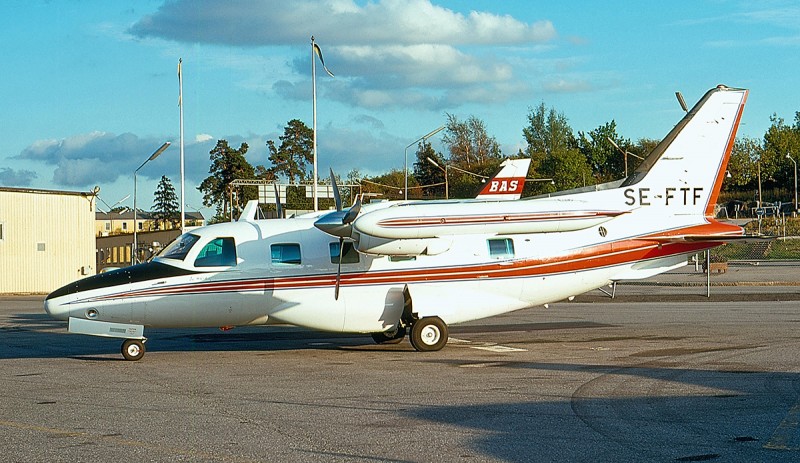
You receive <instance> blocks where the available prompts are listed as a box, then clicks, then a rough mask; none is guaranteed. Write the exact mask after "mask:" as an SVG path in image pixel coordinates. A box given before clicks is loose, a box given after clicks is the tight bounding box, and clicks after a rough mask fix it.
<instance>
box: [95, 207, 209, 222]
mask: <svg viewBox="0 0 800 463" xmlns="http://www.w3.org/2000/svg"><path fill="white" fill-rule="evenodd" d="M185 215H186V219H187V220H205V217H203V214H202V213H201V212H199V211H197V212H191V211H186V212H185ZM153 219H154V217H153V213H152V212H151V211H143V210H141V209H140V210H139V211H138V212H137V213H136V220H153ZM95 220H133V211H132V210H131V209H127V210H126V211H125V212H122V213H118V212H102V211H97V212H95Z"/></svg>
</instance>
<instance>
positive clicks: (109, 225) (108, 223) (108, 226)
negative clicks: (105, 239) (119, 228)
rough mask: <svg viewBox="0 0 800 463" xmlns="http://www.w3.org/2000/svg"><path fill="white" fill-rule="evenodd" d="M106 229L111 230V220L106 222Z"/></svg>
mask: <svg viewBox="0 0 800 463" xmlns="http://www.w3.org/2000/svg"><path fill="white" fill-rule="evenodd" d="M106 231H111V222H106Z"/></svg>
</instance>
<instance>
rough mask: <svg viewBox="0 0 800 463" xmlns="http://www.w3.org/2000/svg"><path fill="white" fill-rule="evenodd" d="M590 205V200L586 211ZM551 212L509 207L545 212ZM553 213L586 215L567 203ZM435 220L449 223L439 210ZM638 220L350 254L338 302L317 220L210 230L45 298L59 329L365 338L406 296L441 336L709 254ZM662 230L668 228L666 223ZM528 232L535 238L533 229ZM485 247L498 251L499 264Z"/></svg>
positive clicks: (327, 239)
mask: <svg viewBox="0 0 800 463" xmlns="http://www.w3.org/2000/svg"><path fill="white" fill-rule="evenodd" d="M598 194H599V193H593V195H594V198H595V199H597V197H598ZM614 194H616V195H617V196H618V199H617V200H616V201H602V202H603V203H605V204H606V205H608V204H613V203H617V204H618V205H620V206H621V205H622V202H623V201H624V197H622V196H620V195H621V194H622V192H621V191H620V190H610V191H608V192H605V194H604V195H601V196H608V197H609V199H610V198H611V197H612V196H613V195H614ZM558 202H559V200H557V199H542V200H530V201H520V202H518V203H527V206H526V207H527V209H528V210H535V209H542V212H545V209H552V208H553V206H555V205H556V203H558ZM560 202H562V203H564V204H569V203H571V204H575V205H578V206H582V207H581V208H580V210H582V211H587V210H591V208H589V209H587V206H588V205H589V204H586V203H582V202H581V201H576V200H575V198H570V199H569V200H563V201H560ZM537 203H538V204H537ZM504 204H509V203H499V202H498V203H494V206H495V207H496V208H498V209H503V208H504V207H506V206H504ZM564 204H562V206H563V205H564ZM537 205H540V207H536V206H537ZM385 207H387V206H386V205H380V206H378V207H377V208H385ZM396 207H412V206H409V205H402V206H401V205H397V206H396ZM365 208H366V209H369V207H368V206H365ZM562 209H563V208H562ZM572 209H573V210H578V208H577V207H573V208H572ZM629 209H632V207H629ZM439 210H440V212H441V213H443V214H444V215H447V211H448V207H447V206H446V205H443V206H441V207H440V208H439ZM644 212H645V211H641V210H640V211H639V213H638V214H631V213H628V214H621V215H618V216H616V217H613V218H609V219H607V220H604V221H603V225H602V227H603V229H604V230H605V231H604V233H605V236H601V234H600V232H599V231H598V230H599V228H598V227H597V226H596V223H595V222H594V221H591V220H590V221H589V222H587V227H586V228H584V229H580V230H573V231H568V232H552V233H541V232H536V233H528V234H513V235H498V234H496V233H487V234H481V233H474V232H473V230H470V232H471V233H469V234H463V235H451V236H446V237H443V238H437V239H443V240H445V241H446V242H447V243H448V244H447V246H446V250H445V251H443V252H440V253H437V254H435V255H417V256H409V257H400V256H373V255H369V254H362V253H352V255H355V256H356V258H357V259H358V262H356V263H351V262H349V261H348V260H345V261H344V262H343V263H342V265H341V281H340V294H339V298H338V300H337V299H335V298H334V285H335V282H336V273H337V266H338V259H337V258H336V257H335V256H336V255H337V253H336V251H338V247H339V242H338V240H337V239H336V238H335V237H332V236H330V235H328V234H326V233H323V232H322V231H320V230H318V229H317V228H316V227H314V222H315V220H317V218H318V217H317V216H312V217H299V218H293V219H285V220H259V221H253V222H244V221H242V222H235V223H227V224H218V225H212V226H208V227H204V228H202V229H198V230H195V231H192V232H191V234H192V235H194V236H197V237H199V238H198V239H197V240H196V242H195V243H194V245H193V247H192V248H191V250H190V251H189V252H188V253H187V254H186V255H185V256H184V257H183V259H172V258H166V257H156V258H155V259H154V261H153V262H150V263H147V264H141V265H139V266H136V267H129V268H126V269H120V270H117V271H114V272H110V273H105V274H100V275H97V276H95V277H91V278H90V279H87V280H92V279H93V280H95V281H96V282H95V283H94V284H87V283H86V282H87V280H83V283H82V282H76V283H75V284H74V285H75V291H74V292H72V293H67V294H62V295H59V294H56V293H54V294H53V295H51V296H50V297H49V298H48V300H47V301H46V310H47V311H48V313H50V314H51V315H53V316H54V317H56V318H61V319H66V318H68V317H75V318H86V319H93V320H98V321H108V322H115V323H135V324H141V325H144V326H149V327H201V326H234V325H248V324H265V323H289V324H293V325H299V326H305V327H309V328H313V329H319V330H325V331H342V332H363V333H368V332H380V331H386V330H388V329H391V328H393V327H394V326H395V325H396V324H397V323H398V320H399V319H400V315H401V313H402V310H403V303H404V298H403V290H404V288H406V286H407V287H408V291H409V293H410V294H411V297H412V300H413V304H414V306H413V310H414V312H415V313H416V314H418V315H419V316H420V317H423V316H426V315H434V314H435V315H437V316H439V317H440V318H442V320H444V321H445V322H446V323H448V324H454V323H461V322H465V321H469V320H475V319H480V318H484V317H489V316H493V315H497V314H500V313H504V312H508V311H512V310H517V309H521V308H525V307H529V306H533V305H538V304H545V303H548V302H553V301H557V300H561V299H564V298H566V297H569V296H574V295H577V294H581V293H583V292H586V291H589V290H591V289H595V288H598V287H601V286H603V285H605V284H608V283H609V282H611V281H613V280H618V279H623V278H625V279H630V278H642V277H648V276H650V275H653V274H656V273H660V272H663V271H665V270H669V269H670V268H673V267H675V266H678V265H683V264H685V263H686V258H685V254H687V253H691V252H696V251H697V250H699V249H703V248H707V247H709V245H708V244H703V245H700V244H693V245H689V244H667V245H660V244H659V243H657V242H655V241H649V240H646V239H640V238H638V237H637V230H644V229H647V230H649V231H650V232H651V233H652V227H651V226H650V224H649V223H647V222H649V221H648V220H645V221H643V217H642V216H643V215H644ZM662 212H663V211H662ZM637 217H638V218H637ZM686 218H687V219H688V218H689V217H688V216H687V217H686ZM654 219H655V218H654ZM662 219H663V217H662ZM693 220H697V218H696V217H694V218H693ZM668 222H669V223H671V224H672V226H673V227H674V226H675V220H673V219H672V218H671V219H670V220H669V221H668ZM637 224H638V225H637ZM645 225H646V226H645ZM682 225H683V226H690V225H692V224H691V223H688V222H687V223H685V224H682ZM469 226H470V227H471V226H472V225H469ZM535 226H536V227H539V226H540V224H539V222H538V221H537V223H536V224H535ZM639 234H641V233H639ZM219 238H233V239H234V241H235V248H236V262H235V265H224V266H214V267H203V266H199V265H200V264H201V262H200V261H201V259H200V258H199V255H200V253H201V252H203V250H204V248H205V247H206V246H207V245H208V243H211V242H213V241H214V240H217V239H219ZM490 241H492V242H493V243H494V244H493V245H490ZM276 246H277V247H284V246H289V247H293V246H296V247H297V248H298V249H299V261H295V260H292V261H291V262H282V261H281V260H280V256H278V258H277V259H276V258H275V256H273V255H272V253H273V252H274V251H273V249H274V247H276ZM492 247H494V248H498V247H499V252H497V249H491V248H492ZM493 251H494V252H493ZM332 253H333V254H334V257H332V256H331V254H332ZM126 273H127V274H129V275H128V276H125V275H126ZM92 286H95V287H94V288H92Z"/></svg>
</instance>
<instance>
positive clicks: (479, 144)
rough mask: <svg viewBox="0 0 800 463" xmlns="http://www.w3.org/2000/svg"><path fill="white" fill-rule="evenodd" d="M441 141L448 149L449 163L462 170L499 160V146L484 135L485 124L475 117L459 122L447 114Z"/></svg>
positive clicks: (453, 116)
mask: <svg viewBox="0 0 800 463" xmlns="http://www.w3.org/2000/svg"><path fill="white" fill-rule="evenodd" d="M442 141H443V142H444V144H446V145H447V146H448V147H449V149H450V162H451V163H453V164H455V165H456V166H459V167H461V168H464V169H470V168H472V167H473V166H475V165H481V164H485V163H487V162H489V161H490V160H491V159H500V158H501V157H502V154H501V152H500V145H499V144H498V143H497V140H495V138H494V137H490V136H489V135H488V134H487V133H486V124H484V123H483V121H482V120H480V119H478V118H477V117H475V116H469V117H468V118H467V120H466V121H463V122H462V121H459V120H458V118H457V117H456V116H455V115H453V114H447V126H446V130H445V134H444V136H443V137H442Z"/></svg>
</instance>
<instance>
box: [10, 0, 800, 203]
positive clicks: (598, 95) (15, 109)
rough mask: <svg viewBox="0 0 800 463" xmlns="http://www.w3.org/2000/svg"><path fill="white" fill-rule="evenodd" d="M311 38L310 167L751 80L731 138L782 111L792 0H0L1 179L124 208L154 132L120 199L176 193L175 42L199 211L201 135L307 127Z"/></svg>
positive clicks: (640, 115) (602, 113) (397, 160)
mask: <svg viewBox="0 0 800 463" xmlns="http://www.w3.org/2000/svg"><path fill="white" fill-rule="evenodd" d="M312 35H313V36H314V37H315V39H316V43H317V44H318V45H319V46H320V49H321V50H322V53H323V57H324V59H325V64H326V65H327V67H328V68H329V69H330V70H331V72H332V73H333V74H334V75H335V77H329V76H328V75H327V74H325V72H324V71H322V69H321V67H320V66H319V64H317V76H316V77H317V78H316V83H317V141H318V154H319V169H320V175H321V176H325V175H326V173H327V172H328V168H333V169H334V170H335V171H336V172H337V173H339V174H340V175H345V174H346V173H348V172H350V171H351V170H353V169H358V171H359V172H361V173H362V174H364V175H374V174H379V173H384V172H387V171H389V170H390V169H402V168H403V164H404V162H405V159H404V152H405V148H406V146H408V145H409V144H411V143H413V142H414V141H415V140H417V139H418V138H420V137H421V136H422V135H424V134H427V133H428V132H430V131H432V130H434V129H436V128H438V127H440V126H441V125H443V124H444V123H445V122H446V119H447V115H448V114H453V115H455V116H456V117H458V118H459V119H461V120H464V119H466V118H468V117H470V116H476V117H477V118H479V119H481V120H482V121H483V122H484V123H485V125H486V128H487V132H488V133H489V135H491V136H494V137H495V138H496V140H497V141H498V143H499V144H500V147H501V149H502V151H503V153H505V154H507V155H513V154H515V153H516V152H517V151H518V150H519V149H520V148H523V149H524V147H525V141H524V137H523V135H522V129H523V128H524V127H525V126H526V125H527V122H528V120H527V116H528V114H529V113H530V110H531V108H533V107H536V106H538V105H539V104H540V103H544V104H545V105H547V106H548V107H552V108H554V109H556V110H557V111H559V112H561V113H563V114H564V115H565V116H566V117H567V119H568V120H569V123H570V125H571V127H572V128H573V130H574V131H575V132H576V133H577V132H578V131H584V132H588V131H590V130H593V129H595V128H597V127H599V126H601V125H603V124H605V123H607V122H610V121H612V120H613V121H615V122H616V124H617V133H618V134H619V135H620V136H621V137H622V138H629V139H632V140H636V139H639V138H654V139H661V138H662V137H664V136H665V135H666V134H667V133H668V132H669V130H670V129H671V128H672V127H673V126H674V124H676V123H677V122H678V120H679V119H680V118H681V117H682V114H683V112H682V110H681V108H680V106H679V104H678V102H677V100H676V98H675V92H676V91H681V92H682V94H683V95H684V98H685V100H686V102H687V103H688V104H689V105H690V106H691V105H693V104H694V103H695V102H696V101H697V100H698V99H699V98H700V97H701V96H702V95H703V94H704V93H705V92H706V91H707V90H708V89H710V88H712V87H714V86H716V85H718V84H725V85H728V86H731V87H744V88H748V89H750V96H749V99H748V104H747V107H746V108H745V112H744V116H743V118H742V125H741V127H740V129H739V135H740V136H747V137H753V138H761V137H762V136H763V134H764V132H765V131H766V129H767V128H768V127H769V125H770V116H771V115H773V114H777V115H778V116H779V117H782V118H784V119H785V120H786V121H787V122H789V123H792V122H793V121H794V117H795V112H797V111H800V93H798V88H800V86H799V85H798V84H800V77H799V76H800V4H798V3H797V2H796V1H782V0H775V1H771V0H764V1H759V2H753V1H750V0H746V1H740V0H697V1H690V0H676V1H672V2H629V1H621V0H608V1H604V2H595V1H588V0H587V1H574V2H553V1H523V0H516V1H515V0H507V1H496V0H491V1H482V0H479V1H469V2H466V1H459V0H443V1H438V0H372V1H355V0H330V1H310V0H293V1H291V2H289V1H285V0H283V1H274V0H228V1H225V2H220V1H216V0H193V1H189V0H170V1H160V0H159V1H155V0H137V1H133V0H128V1H124V0H116V1H103V0H81V1H69V0H47V1H41V0H5V1H3V2H2V4H0V43H1V44H2V45H1V47H2V56H3V66H2V71H0V75H1V76H2V77H0V102H2V112H0V135H1V136H2V138H3V140H4V143H3V146H2V148H0V186H7V187H31V188H43V189H54V190H67V191H89V190H91V189H92V188H94V186H99V187H100V198H101V199H102V200H103V202H105V205H104V204H103V203H102V202H101V203H100V208H101V209H104V208H105V207H106V205H115V204H117V203H118V204H120V205H125V206H128V207H132V206H133V199H132V197H128V198H127V199H125V197H126V196H127V195H132V193H133V173H134V171H135V170H136V169H137V167H139V166H140V165H141V164H142V163H143V162H144V161H146V160H147V159H148V157H149V156H150V154H151V153H153V152H154V151H155V150H156V149H157V148H158V147H159V146H161V144H162V143H164V142H165V141H170V142H171V143H172V145H171V146H170V148H168V149H167V150H166V151H165V152H164V153H163V154H162V155H161V156H160V157H158V158H157V159H156V160H154V161H152V162H148V163H147V164H146V165H145V166H144V167H143V168H142V169H141V170H139V172H138V175H137V178H138V181H137V189H138V195H137V205H138V206H139V207H140V208H142V209H149V208H150V207H151V205H152V202H153V192H154V191H155V189H156V185H157V183H158V180H159V179H160V178H161V176H162V175H166V176H167V177H169V178H170V179H171V181H172V183H173V185H174V186H175V188H176V190H178V192H179V191H180V167H179V166H180V163H179V159H180V149H179V144H180V143H179V140H180V137H179V130H180V124H179V116H180V112H179V107H178V78H177V65H178V60H179V59H182V60H183V67H182V73H183V110H184V129H185V136H184V140H185V143H184V144H185V164H186V180H185V185H186V199H185V201H186V210H187V211H194V210H200V211H201V212H203V213H204V214H206V215H208V216H210V215H212V214H210V210H209V209H207V208H205V207H203V205H202V193H200V192H199V191H198V189H197V186H198V185H199V184H200V182H201V181H202V180H203V179H204V178H205V177H207V176H208V175H209V173H208V170H209V167H210V161H209V151H210V150H211V149H212V148H213V147H214V145H215V144H216V141H217V140H219V139H224V140H227V141H228V143H229V144H230V145H231V146H234V147H238V146H239V145H240V144H241V143H243V142H245V143H247V144H248V146H249V149H248V152H247V158H248V160H249V162H250V163H251V164H253V165H259V164H261V165H266V166H269V162H268V160H267V156H268V151H267V147H266V142H267V140H274V141H275V143H276V145H279V144H280V142H279V140H278V137H279V136H280V135H282V134H283V128H284V127H285V126H286V125H287V123H288V121H290V120H292V119H300V120H301V121H303V122H304V123H305V124H306V125H308V126H309V127H311V126H312V77H311V58H312V54H311V36H312ZM430 141H431V142H432V144H433V146H434V148H435V149H438V150H443V149H444V148H443V147H442V146H441V137H440V135H439V136H434V137H433V138H432V139H431V140H430ZM409 152H410V153H411V154H410V155H409V156H410V157H412V158H413V153H414V152H415V149H414V148H413V147H412V148H411V149H409ZM412 162H413V159H411V160H409V163H412Z"/></svg>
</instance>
